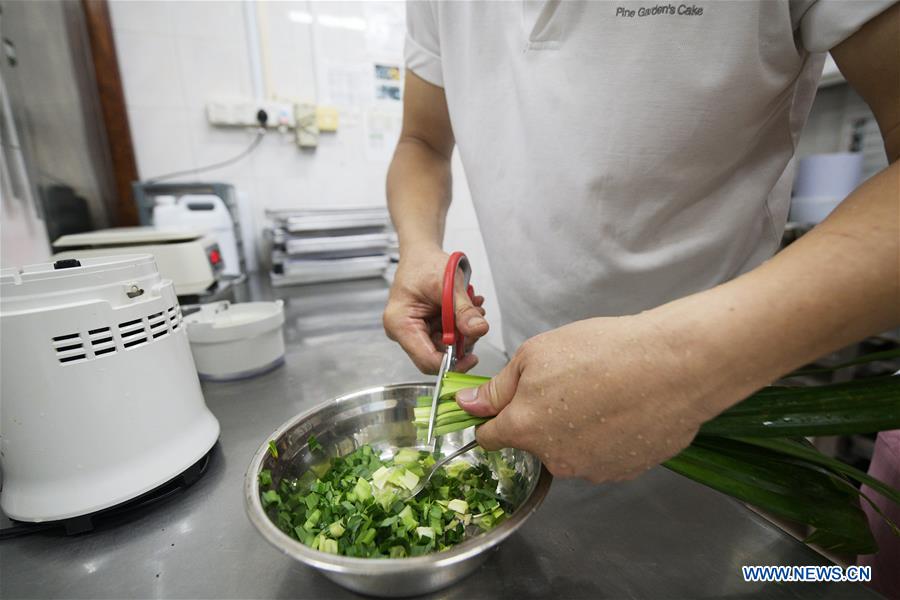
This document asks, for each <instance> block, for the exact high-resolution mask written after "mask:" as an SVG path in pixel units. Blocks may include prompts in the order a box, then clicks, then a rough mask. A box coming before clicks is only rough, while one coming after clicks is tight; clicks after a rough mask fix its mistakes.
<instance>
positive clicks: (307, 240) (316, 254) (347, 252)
mask: <svg viewBox="0 0 900 600" xmlns="http://www.w3.org/2000/svg"><path fill="white" fill-rule="evenodd" d="M266 215H267V216H268V217H269V219H271V221H272V227H271V228H270V229H269V230H268V232H267V233H268V236H269V238H270V241H271V247H272V272H271V278H272V285H275V286H284V285H297V284H305V283H321V282H324V281H345V280H349V279H364V278H368V277H383V276H384V274H385V270H386V269H387V268H388V265H389V263H390V257H389V249H390V247H391V243H392V240H393V239H394V238H393V234H392V231H391V229H390V218H389V216H388V211H387V209H386V208H345V209H308V210H278V211H274V210H272V211H266Z"/></svg>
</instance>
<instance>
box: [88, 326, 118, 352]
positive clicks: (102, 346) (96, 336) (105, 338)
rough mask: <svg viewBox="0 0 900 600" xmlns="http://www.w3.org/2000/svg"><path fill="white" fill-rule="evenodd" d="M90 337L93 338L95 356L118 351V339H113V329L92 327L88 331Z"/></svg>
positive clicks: (92, 346) (92, 344) (92, 345)
mask: <svg viewBox="0 0 900 600" xmlns="http://www.w3.org/2000/svg"><path fill="white" fill-rule="evenodd" d="M88 337H89V338H90V340H91V348H93V350H94V356H95V357H96V356H102V355H104V354H111V353H113V352H115V351H116V341H115V340H114V339H113V335H112V331H110V328H109V327H100V328H98V329H91V330H90V331H88Z"/></svg>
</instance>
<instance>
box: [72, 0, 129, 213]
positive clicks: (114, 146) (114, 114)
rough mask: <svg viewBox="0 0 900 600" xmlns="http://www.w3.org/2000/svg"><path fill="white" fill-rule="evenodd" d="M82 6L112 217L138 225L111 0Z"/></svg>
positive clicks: (91, 1) (84, 2)
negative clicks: (107, 166) (109, 171)
mask: <svg viewBox="0 0 900 600" xmlns="http://www.w3.org/2000/svg"><path fill="white" fill-rule="evenodd" d="M81 6H82V9H83V10H84V16H85V24H86V26H87V31H88V38H89V39H90V44H91V57H92V58H93V63H94V76H95V79H96V81H97V95H98V96H99V98H100V110H101V113H102V115H103V125H104V129H105V130H106V141H107V144H108V146H109V155H110V158H111V160H112V171H113V178H114V180H115V192H116V196H115V198H113V201H112V205H111V206H110V207H109V208H110V211H111V216H112V219H111V220H112V221H113V222H114V223H115V224H116V225H118V226H120V227H123V226H129V225H137V224H138V212H137V207H136V206H135V203H134V197H133V194H132V189H131V184H132V182H133V181H136V180H137V179H138V170H137V162H136V160H135V156H134V145H133V144H132V141H131V127H130V126H129V125H128V109H127V106H126V104H125V91H124V89H123V88H122V77H121V74H120V72H119V59H118V57H117V55H116V43H115V39H114V38H113V31H112V22H111V20H110V17H109V4H108V3H107V0H81Z"/></svg>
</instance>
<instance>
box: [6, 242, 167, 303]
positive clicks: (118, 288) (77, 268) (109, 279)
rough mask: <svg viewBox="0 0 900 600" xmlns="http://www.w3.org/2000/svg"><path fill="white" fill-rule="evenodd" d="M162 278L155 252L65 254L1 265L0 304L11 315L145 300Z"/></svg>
mask: <svg viewBox="0 0 900 600" xmlns="http://www.w3.org/2000/svg"><path fill="white" fill-rule="evenodd" d="M162 281H163V280H162V279H161V277H160V275H159V271H157V269H156V261H154V259H153V256H151V255H150V254H123V255H121V256H102V257H97V258H84V259H64V260H58V261H56V262H47V263H38V264H33V265H27V266H24V267H19V268H6V269H0V306H2V313H3V314H7V313H11V312H15V311H21V310H43V309H47V308H56V307H58V306H60V305H63V304H73V303H78V302H96V301H99V300H105V301H107V302H109V303H110V305H112V306H114V307H118V306H124V305H128V304H131V303H133V302H136V301H139V300H143V299H145V297H144V296H143V293H142V292H141V293H132V291H133V290H134V291H137V290H142V289H150V288H153V287H154V286H156V285H159V284H160V283H161V282H162Z"/></svg>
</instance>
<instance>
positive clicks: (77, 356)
mask: <svg viewBox="0 0 900 600" xmlns="http://www.w3.org/2000/svg"><path fill="white" fill-rule="evenodd" d="M83 358H87V355H85V354H75V355H72V356H60V357H59V362H61V363H67V362H73V361H76V360H81V359H83Z"/></svg>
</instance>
